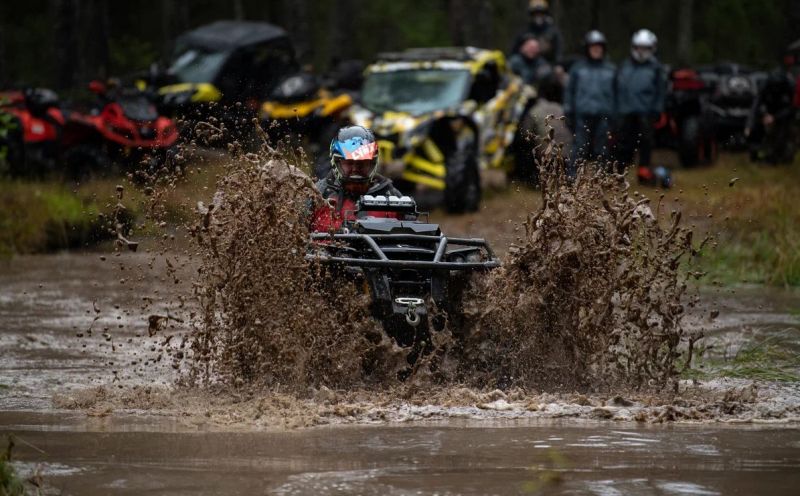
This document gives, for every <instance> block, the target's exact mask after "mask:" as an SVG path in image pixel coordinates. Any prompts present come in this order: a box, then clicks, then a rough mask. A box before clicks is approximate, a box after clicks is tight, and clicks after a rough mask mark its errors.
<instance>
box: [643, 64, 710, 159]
mask: <svg viewBox="0 0 800 496" xmlns="http://www.w3.org/2000/svg"><path fill="white" fill-rule="evenodd" d="M710 91H711V89H710V87H709V86H708V84H706V82H705V81H704V80H703V79H702V78H701V75H700V74H699V73H698V72H697V71H695V70H693V69H677V70H673V71H672V72H671V73H670V79H669V91H668V92H667V101H666V104H665V111H664V113H662V114H661V117H660V119H659V120H658V121H657V122H656V125H655V132H656V133H655V137H656V142H657V143H658V145H660V146H662V147H666V148H673V149H675V150H677V152H678V157H679V158H680V161H681V165H683V166H684V167H693V166H697V165H710V164H713V163H714V162H715V161H716V159H717V140H716V135H715V129H714V124H713V120H712V119H710V117H709V115H708V111H707V107H708V98H709V94H710Z"/></svg>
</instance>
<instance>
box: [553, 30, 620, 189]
mask: <svg viewBox="0 0 800 496" xmlns="http://www.w3.org/2000/svg"><path fill="white" fill-rule="evenodd" d="M584 44H585V46H586V57H585V58H584V59H583V60H580V61H578V62H576V63H575V64H574V65H573V66H572V68H571V69H570V71H569V81H568V83H567V90H566V92H565V95H564V114H565V115H566V116H567V119H568V122H569V124H570V126H571V128H572V129H573V130H574V132H575V141H574V142H573V148H572V157H571V160H570V167H569V171H568V173H569V174H570V175H571V176H574V175H575V173H576V167H577V165H578V164H577V162H578V161H579V160H581V159H583V160H587V159H589V160H595V159H599V160H606V159H607V158H608V133H609V130H610V122H611V119H612V118H613V116H614V113H615V107H616V96H615V87H614V77H615V75H616V67H615V66H614V64H612V63H611V62H609V61H608V60H606V37H605V36H604V35H603V33H601V32H600V31H589V32H588V33H587V34H586V36H585V37H584Z"/></svg>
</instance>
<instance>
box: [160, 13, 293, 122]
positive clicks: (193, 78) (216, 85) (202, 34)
mask: <svg viewBox="0 0 800 496" xmlns="http://www.w3.org/2000/svg"><path fill="white" fill-rule="evenodd" d="M175 45H176V46H175V53H174V56H173V57H172V62H171V64H170V66H169V68H168V69H167V71H166V73H164V74H159V75H157V76H154V77H153V78H152V79H155V81H150V83H151V85H155V86H157V87H158V93H159V95H160V97H161V106H162V109H163V110H164V111H165V112H167V113H168V115H179V116H181V117H182V118H184V119H187V120H189V121H190V122H194V121H197V120H204V119H208V118H209V117H215V118H217V119H221V120H222V122H223V123H224V124H225V125H226V127H228V129H230V130H231V131H234V132H236V131H238V130H239V129H240V128H244V129H250V128H249V126H250V121H251V120H252V119H253V118H254V117H255V116H256V115H257V113H258V107H259V105H260V103H261V102H263V101H264V100H265V99H266V98H267V97H268V95H270V93H271V92H272V91H273V89H274V88H275V87H276V85H277V84H278V83H279V82H280V81H281V80H282V79H284V78H285V77H286V76H287V75H290V74H294V73H296V72H297V70H298V65H297V62H296V61H295V55H294V47H293V46H292V43H291V41H290V40H289V37H288V35H287V34H286V32H285V31H284V30H283V29H281V28H279V27H277V26H274V25H272V24H267V23H265V22H249V21H248V22H245V21H217V22H214V23H212V24H207V25H205V26H201V27H199V28H197V29H194V30H192V31H189V32H187V33H185V34H183V35H181V36H180V37H179V38H178V39H177V41H176V44H175Z"/></svg>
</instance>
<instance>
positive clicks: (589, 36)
mask: <svg viewBox="0 0 800 496" xmlns="http://www.w3.org/2000/svg"><path fill="white" fill-rule="evenodd" d="M607 43H608V42H607V41H606V35H604V34H603V33H601V32H600V31H598V30H596V29H593V30H591V31H589V32H588V33H586V36H584V37H583V44H584V45H586V46H587V47H588V46H591V45H603V46H606V44H607Z"/></svg>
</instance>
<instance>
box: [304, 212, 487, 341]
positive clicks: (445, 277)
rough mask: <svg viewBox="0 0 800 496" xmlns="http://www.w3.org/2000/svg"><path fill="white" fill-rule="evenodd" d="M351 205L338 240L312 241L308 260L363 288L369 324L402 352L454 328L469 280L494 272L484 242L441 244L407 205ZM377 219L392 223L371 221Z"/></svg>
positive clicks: (327, 236)
mask: <svg viewBox="0 0 800 496" xmlns="http://www.w3.org/2000/svg"><path fill="white" fill-rule="evenodd" d="M357 205H358V206H357V210H358V211H357V212H356V215H355V220H354V221H352V222H348V223H346V224H345V226H344V227H343V228H342V229H341V230H340V231H339V232H336V233H314V234H312V235H311V244H310V249H309V253H308V254H307V258H308V259H309V260H312V261H318V262H320V263H322V264H324V265H326V266H328V267H330V268H331V269H332V270H334V271H338V272H339V274H341V275H343V276H346V277H349V278H351V279H352V280H353V281H354V282H356V283H366V285H365V287H366V288H367V290H368V291H369V294H370V297H371V310H372V314H373V316H374V317H375V318H376V319H377V320H379V321H380V322H382V323H383V326H384V328H385V329H386V331H387V333H388V334H389V335H390V336H392V337H394V338H395V340H396V341H397V342H398V344H400V345H403V346H413V345H416V344H419V343H420V342H424V341H425V340H426V336H427V335H428V332H429V330H430V329H431V328H434V329H436V330H441V328H443V327H444V324H445V322H446V321H449V322H451V323H454V324H455V326H454V327H458V323H459V322H460V319H461V318H462V316H463V309H462V297H463V292H464V290H465V289H466V288H467V286H468V284H469V279H470V277H471V275H472V274H473V273H475V272H483V271H488V270H491V269H494V268H497V267H499V266H500V262H499V260H498V259H497V257H495V255H494V253H493V252H492V250H491V248H490V247H489V245H488V244H487V243H486V241H485V240H483V239H478V238H453V237H447V236H445V235H444V234H442V232H441V230H440V228H439V226H438V225H437V224H431V223H428V222H427V221H422V220H420V218H421V217H422V216H424V214H420V213H418V212H417V209H416V204H415V202H414V200H412V199H411V198H410V197H385V196H375V197H373V196H364V197H362V198H361V200H360V201H359V202H358V204H357ZM376 211H379V212H394V213H396V214H398V215H397V217H398V218H377V217H374V216H371V215H369V213H370V212H376ZM373 215H374V214H373Z"/></svg>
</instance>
